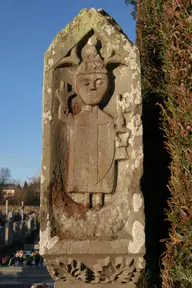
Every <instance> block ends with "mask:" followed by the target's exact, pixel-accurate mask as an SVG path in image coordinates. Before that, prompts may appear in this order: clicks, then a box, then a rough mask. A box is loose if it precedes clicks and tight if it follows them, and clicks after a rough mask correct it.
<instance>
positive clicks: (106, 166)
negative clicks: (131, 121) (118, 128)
mask: <svg viewBox="0 0 192 288" xmlns="http://www.w3.org/2000/svg"><path fill="white" fill-rule="evenodd" d="M114 145H115V132H114V122H113V118H112V117H111V116H109V115H108V114H106V113H105V112H103V111H102V110H100V109H99V107H98V106H94V107H91V106H84V107H83V110H82V111H81V112H80V113H79V114H77V115H75V116H73V118H72V121H71V125H70V144H69V158H68V175H67V183H66V190H67V192H83V193H86V192H87V193H97V192H100V193H111V192H112V191H113V188H114V184H115V183H114V152H115V147H114Z"/></svg>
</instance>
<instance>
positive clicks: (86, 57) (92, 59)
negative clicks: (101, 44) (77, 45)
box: [77, 36, 108, 75]
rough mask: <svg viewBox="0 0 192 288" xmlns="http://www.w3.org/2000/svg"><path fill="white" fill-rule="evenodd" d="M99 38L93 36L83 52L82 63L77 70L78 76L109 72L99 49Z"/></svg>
mask: <svg viewBox="0 0 192 288" xmlns="http://www.w3.org/2000/svg"><path fill="white" fill-rule="evenodd" d="M97 41H98V40H97V38H96V37H95V36H92V37H91V38H89V40H88V42H87V44H86V45H85V46H84V47H83V49H82V51H81V58H82V60H83V61H82V62H81V63H80V65H79V67H78V69H77V75H80V74H87V73H102V74H103V73H104V74H107V73H108V71H107V69H106V67H105V63H104V61H103V60H102V58H101V56H100V54H99V52H98V49H97Z"/></svg>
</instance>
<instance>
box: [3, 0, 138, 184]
mask: <svg viewBox="0 0 192 288" xmlns="http://www.w3.org/2000/svg"><path fill="white" fill-rule="evenodd" d="M91 7H95V8H103V9H104V10H106V11H107V12H108V13H109V14H110V15H111V16H112V17H113V18H115V20H116V21H117V22H118V23H119V24H120V25H121V27H122V29H123V31H124V32H125V33H126V34H127V35H128V37H129V38H130V40H132V41H135V21H134V20H133V19H132V17H131V16H130V13H129V12H130V9H129V8H127V7H126V6H125V4H124V0H95V1H92V0H70V1H67V0H0V43H1V44H0V103H1V105H0V123H1V127H0V167H8V168H10V170H11V175H12V178H14V179H16V180H18V181H22V182H23V181H24V180H28V178H30V177H32V176H33V175H35V174H36V173H38V172H40V169H41V133H42V127H41V126H42V125H41V117H42V83H43V55H44V52H45V51H46V50H47V48H48V46H49V45H50V43H51V41H52V39H53V38H54V37H55V36H56V34H57V33H58V32H59V31H60V30H61V29H62V28H64V27H65V26H66V25H67V24H68V23H69V22H71V20H72V19H73V18H74V17H75V16H76V15H77V14H78V13H79V11H80V10H81V9H82V8H91Z"/></svg>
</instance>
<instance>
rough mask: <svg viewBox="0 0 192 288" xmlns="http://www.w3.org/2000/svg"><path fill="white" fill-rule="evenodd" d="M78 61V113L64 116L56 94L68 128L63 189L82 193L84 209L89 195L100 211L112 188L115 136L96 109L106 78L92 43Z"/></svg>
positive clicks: (108, 121) (61, 96) (108, 119)
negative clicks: (66, 163) (79, 105)
mask: <svg viewBox="0 0 192 288" xmlns="http://www.w3.org/2000/svg"><path fill="white" fill-rule="evenodd" d="M82 58H83V61H82V62H81V63H80V65H79V67H78V69H77V73H76V81H75V91H76V93H77V95H78V96H79V97H80V98H81V100H82V102H83V106H82V110H81V111H80V113H78V114H77V115H73V114H72V113H68V114H66V113H64V98H65V97H66V95H64V93H65V91H64V90H63V89H61V90H57V97H58V99H59V101H60V106H59V119H61V120H62V121H63V122H65V123H66V124H67V125H68V126H69V128H70V141H69V143H70V144H69V158H68V172H67V180H66V185H65V189H66V192H68V193H70V192H71V193H74V192H76V193H79V192H80V193H85V194H84V195H85V202H86V204H87V205H89V196H90V193H91V194H92V206H93V207H95V208H100V207H101V206H102V204H103V194H106V193H111V192H113V190H114V188H115V177H114V162H115V160H114V159H115V135H116V132H115V128H114V119H113V117H111V116H110V115H108V114H107V113H105V112H104V111H103V110H101V109H100V108H99V103H100V102H101V101H102V100H103V99H104V98H105V97H106V96H107V93H108V88H109V75H108V71H107V69H106V67H105V65H104V62H103V61H102V59H101V57H100V55H99V53H98V52H97V49H96V47H95V45H93V43H92V42H90V41H89V42H88V43H87V45H86V46H85V47H84V49H83V51H82ZM67 93H68V92H67ZM68 96H69V94H68Z"/></svg>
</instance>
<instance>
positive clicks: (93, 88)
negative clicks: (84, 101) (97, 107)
mask: <svg viewBox="0 0 192 288" xmlns="http://www.w3.org/2000/svg"><path fill="white" fill-rule="evenodd" d="M90 90H96V83H95V82H94V81H93V82H91V83H90Z"/></svg>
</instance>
